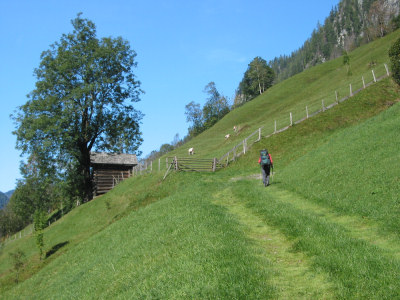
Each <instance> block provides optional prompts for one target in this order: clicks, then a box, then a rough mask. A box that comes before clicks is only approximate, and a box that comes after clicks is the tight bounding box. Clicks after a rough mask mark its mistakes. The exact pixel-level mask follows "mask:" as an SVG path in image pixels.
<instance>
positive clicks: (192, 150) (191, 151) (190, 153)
mask: <svg viewBox="0 0 400 300" xmlns="http://www.w3.org/2000/svg"><path fill="white" fill-rule="evenodd" d="M188 152H189V155H193V154H194V148H193V147H192V148H189V150H188Z"/></svg>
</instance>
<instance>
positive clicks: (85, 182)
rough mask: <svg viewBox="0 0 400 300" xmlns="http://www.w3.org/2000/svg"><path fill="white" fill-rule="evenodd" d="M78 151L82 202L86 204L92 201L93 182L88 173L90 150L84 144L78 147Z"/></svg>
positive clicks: (89, 172)
mask: <svg viewBox="0 0 400 300" xmlns="http://www.w3.org/2000/svg"><path fill="white" fill-rule="evenodd" d="M79 149H80V159H79V164H80V166H79V172H80V173H81V176H82V183H81V184H82V197H83V199H82V201H83V202H87V201H90V200H92V199H93V181H92V174H91V171H90V150H89V149H88V147H87V146H86V143H85V142H83V143H82V144H81V145H80V147H79Z"/></svg>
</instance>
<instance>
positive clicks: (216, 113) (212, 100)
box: [185, 81, 230, 137]
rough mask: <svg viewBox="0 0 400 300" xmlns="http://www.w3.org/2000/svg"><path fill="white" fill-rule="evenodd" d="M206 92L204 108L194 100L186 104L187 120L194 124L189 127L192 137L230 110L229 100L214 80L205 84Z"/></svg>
mask: <svg viewBox="0 0 400 300" xmlns="http://www.w3.org/2000/svg"><path fill="white" fill-rule="evenodd" d="M204 92H205V93H206V94H207V95H208V98H207V101H206V103H205V104H204V106H203V108H200V104H199V103H195V102H194V101H191V102H190V103H188V104H186V106H185V115H186V121H187V122H189V123H191V124H192V125H191V126H190V127H189V136H190V137H194V136H196V135H198V134H200V133H201V132H203V131H204V130H206V129H208V128H210V127H212V126H213V125H214V124H215V123H217V122H218V121H219V120H220V119H222V118H223V117H224V116H225V115H226V114H227V113H228V112H229V111H230V108H229V104H228V100H227V99H226V97H225V96H223V95H221V94H220V93H219V92H218V90H217V88H216V85H215V83H214V82H213V81H211V82H210V83H208V84H207V85H206V86H205V88H204Z"/></svg>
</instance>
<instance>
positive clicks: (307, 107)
mask: <svg viewBox="0 0 400 300" xmlns="http://www.w3.org/2000/svg"><path fill="white" fill-rule="evenodd" d="M306 115H307V119H308V106H307V105H306Z"/></svg>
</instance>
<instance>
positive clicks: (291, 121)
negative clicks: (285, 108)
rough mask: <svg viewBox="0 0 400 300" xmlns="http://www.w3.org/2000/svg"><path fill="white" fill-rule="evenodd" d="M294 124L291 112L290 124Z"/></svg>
mask: <svg viewBox="0 0 400 300" xmlns="http://www.w3.org/2000/svg"><path fill="white" fill-rule="evenodd" d="M292 125H293V116H292V113H290V126H292Z"/></svg>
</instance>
